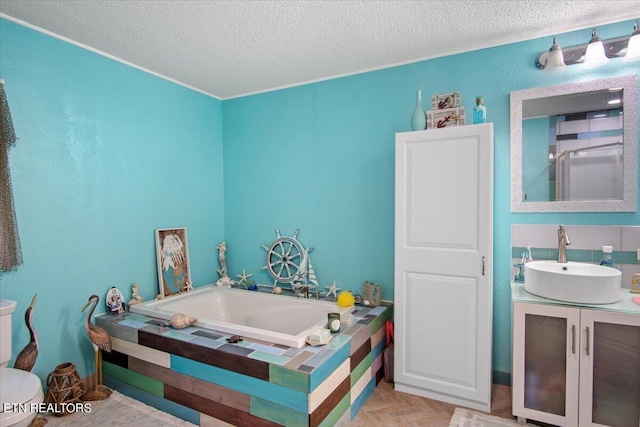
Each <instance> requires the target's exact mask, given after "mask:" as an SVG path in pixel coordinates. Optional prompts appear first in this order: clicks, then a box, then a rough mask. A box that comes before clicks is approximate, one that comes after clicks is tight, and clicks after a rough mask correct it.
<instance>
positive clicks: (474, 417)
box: [449, 408, 536, 427]
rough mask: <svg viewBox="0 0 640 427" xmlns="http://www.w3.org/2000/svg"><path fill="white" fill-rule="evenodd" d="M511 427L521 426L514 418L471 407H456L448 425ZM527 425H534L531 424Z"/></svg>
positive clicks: (461, 426)
mask: <svg viewBox="0 0 640 427" xmlns="http://www.w3.org/2000/svg"><path fill="white" fill-rule="evenodd" d="M503 426H504V427H513V426H522V424H518V422H517V421H516V420H510V419H508V418H500V417H496V416H493V415H489V414H483V413H482V412H476V411H472V410H471V409H465V408H456V410H455V411H454V412H453V416H452V417H451V421H449V427H503ZM527 426H531V427H536V426H534V425H533V424H527Z"/></svg>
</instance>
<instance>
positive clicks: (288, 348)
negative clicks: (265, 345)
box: [273, 344, 297, 350]
mask: <svg viewBox="0 0 640 427" xmlns="http://www.w3.org/2000/svg"><path fill="white" fill-rule="evenodd" d="M273 346H274V347H277V348H282V349H285V350H290V349H292V348H291V347H289V346H288V345H282V344H273ZM296 350H297V349H296Z"/></svg>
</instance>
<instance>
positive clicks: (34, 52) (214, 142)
mask: <svg viewBox="0 0 640 427" xmlns="http://www.w3.org/2000/svg"><path fill="white" fill-rule="evenodd" d="M632 25H633V22H630V21H627V22H622V23H618V24H613V25H607V26H602V27H598V34H599V35H600V36H601V37H602V38H604V39H606V38H612V37H617V36H619V35H621V34H627V33H630V31H631V28H632ZM589 37H590V29H587V30H582V31H576V32H572V33H569V34H560V35H559V37H558V40H559V42H560V43H561V45H562V46H571V45H575V44H580V43H584V42H585V40H588V38H589ZM550 45H551V37H545V38H540V39H536V40H531V41H526V42H522V43H515V44H510V45H505V46H498V47H494V48H490V49H483V50H478V51H473V52H468V53H464V54H459V55H452V56H447V57H443V58H438V59H432V60H428V61H423V62H419V63H414V64H409V65H403V66H399V67H394V68H388V69H384V70H380V71H375V72H369V73H363V74H358V75H354V76H350V77H344V78H339V79H333V80H328V81H324V82H320V83H313V84H307V85H303V86H299V87H294V88H290V89H283V90H278V91H273V92H268V93H264V94H259V95H253V96H247V97H242V98H237V99H232V100H227V101H224V102H220V101H217V100H215V99H212V98H209V97H207V96H205V95H202V94H200V93H197V92H194V91H190V90H188V89H185V88H183V87H181V86H178V85H175V84H173V83H170V82H167V81H164V80H162V79H159V78H156V77H154V76H151V75H149V74H147V73H144V72H141V71H139V70H136V69H134V68H131V67H128V66H126V65H123V64H120V63H117V62H114V61H112V60H109V59H107V58H104V57H102V56H99V55H96V54H93V53H91V52H88V51H86V50H83V49H80V48H78V47H76V46H73V45H70V44H67V43H64V42H62V41H59V40H57V39H54V38H51V37H48V36H45V35H43V34H40V33H38V32H35V31H32V30H29V29H26V28H24V27H21V26H19V25H16V24H14V23H12V22H10V21H7V20H0V76H1V77H2V78H5V79H6V80H7V85H6V86H5V90H6V92H7V96H8V98H9V102H10V106H11V110H12V114H13V119H14V124H15V127H16V132H17V133H18V136H19V138H20V140H19V141H18V145H17V146H16V147H15V148H14V149H12V150H11V153H10V162H11V169H12V171H11V172H12V177H13V183H14V184H13V185H14V194H15V202H16V210H17V214H18V222H19V227H20V236H21V239H22V246H23V253H24V257H25V264H24V265H23V266H22V267H20V269H19V270H18V272H16V273H8V274H4V275H3V277H2V279H1V282H0V297H2V298H6V299H13V300H16V301H18V304H19V308H18V313H17V314H18V315H17V316H15V317H14V328H13V331H14V339H13V341H14V342H13V345H14V351H13V353H14V355H16V354H17V353H18V351H19V350H20V349H21V348H22V346H24V345H25V343H26V342H27V340H28V334H27V331H26V327H25V326H24V325H23V323H22V321H21V317H22V312H23V311H24V309H25V308H26V307H27V306H28V304H29V302H30V300H31V297H32V296H33V294H34V293H38V303H37V306H36V318H35V319H36V320H35V323H36V327H37V329H38V331H39V333H40V336H41V354H40V357H39V359H38V363H37V364H36V368H35V372H36V373H37V374H38V375H39V376H40V377H41V378H45V377H46V375H47V374H48V373H49V372H51V371H52V370H53V368H54V367H55V365H57V364H58V363H62V362H66V361H70V362H74V363H76V364H77V365H78V367H79V371H80V374H81V375H87V374H88V373H90V372H91V371H92V370H93V359H92V357H93V354H92V351H91V348H90V346H89V344H88V341H87V340H86V339H85V338H84V333H83V331H82V320H83V315H82V314H81V313H80V308H81V307H82V306H83V305H84V303H85V302H86V300H87V298H88V296H89V295H91V294H92V293H96V294H98V295H99V296H100V297H101V298H103V297H104V294H105V293H106V291H107V289H108V288H109V287H110V286H112V285H116V286H118V287H119V288H120V289H121V290H122V291H123V293H124V294H125V298H129V295H130V293H129V291H130V285H131V283H132V282H134V281H135V282H138V284H139V286H140V289H141V293H142V295H143V297H144V298H145V299H150V298H152V297H153V296H155V294H156V293H157V278H156V266H155V265H156V264H155V248H154V245H153V230H154V229H155V228H164V227H179V226H186V227H187V228H188V230H189V249H190V258H191V268H192V273H193V278H194V282H195V284H196V285H202V284H205V283H209V282H210V281H212V280H214V279H215V278H216V277H217V275H216V273H215V268H216V267H217V262H216V252H215V250H214V248H215V246H216V245H217V243H219V242H220V241H221V240H223V239H226V241H227V247H228V250H229V252H228V253H227V263H228V266H229V270H230V273H231V274H232V275H234V276H235V274H238V273H240V271H241V270H242V269H243V268H245V269H246V270H247V272H248V273H253V274H254V277H253V278H254V279H256V280H257V281H258V282H268V281H269V278H268V276H267V275H266V273H264V272H261V271H260V270H259V268H260V267H261V266H263V265H264V264H265V251H264V249H262V247H261V245H262V244H268V243H270V242H271V241H272V240H273V239H274V238H275V236H276V234H275V229H276V228H280V230H281V232H282V234H283V235H292V234H293V233H294V232H295V230H296V229H300V234H299V236H298V238H299V239H300V240H301V241H302V242H303V243H304V244H305V245H306V246H309V247H314V248H315V249H314V251H313V252H312V254H311V258H312V260H313V265H314V268H315V270H316V273H317V276H318V279H319V281H320V283H321V284H323V285H329V284H331V282H333V280H335V281H336V282H337V285H338V286H339V287H341V288H343V289H358V288H359V287H360V286H361V283H362V282H363V281H364V280H370V281H377V282H378V283H380V284H381V285H382V286H383V297H384V298H385V299H393V233H394V230H393V215H394V213H393V212H394V207H393V204H394V135H395V133H396V132H402V131H408V130H410V122H411V113H412V111H413V108H414V106H415V91H416V90H417V89H421V90H422V92H423V100H424V101H423V103H424V107H425V109H428V104H429V97H430V96H429V95H430V94H434V93H442V92H449V91H453V90H457V91H460V92H461V94H462V100H463V104H464V107H465V108H466V110H467V112H469V114H468V121H469V122H470V112H471V109H472V107H473V105H474V100H475V96H476V95H483V96H484V100H485V104H486V105H487V110H488V112H487V117H488V120H489V121H492V122H493V123H494V133H495V161H494V163H495V183H494V187H495V198H494V200H495V202H494V203H495V204H494V217H495V219H494V362H493V364H494V369H496V370H497V371H500V372H509V371H510V356H509V352H510V336H509V335H510V321H511V320H510V294H509V279H510V276H511V267H510V261H511V251H510V236H511V231H510V230H511V224H514V223H535V224H546V223H551V224H556V223H560V222H562V223H565V224H621V225H635V224H640V214H637V213H618V214H608V213H600V214H511V213H510V208H509V204H510V179H509V93H510V92H511V91H513V90H520V89H527V88H532V87H538V86H547V85H553V84H560V83H566V82H572V81H580V80H589V79H594V78H602V77H608V76H613V75H622V74H629V73H632V72H634V73H637V72H638V71H639V68H640V67H639V66H638V64H637V63H635V64H633V63H629V64H627V63H624V62H622V61H619V60H616V61H611V62H610V63H609V64H607V65H605V66H603V67H600V68H597V69H594V70H591V71H584V70H582V69H581V68H580V67H577V66H573V67H569V68H568V70H567V71H566V72H565V73H563V74H557V75H550V76H549V75H545V74H543V73H542V72H540V71H539V70H537V69H535V67H534V65H533V60H534V58H535V57H536V56H537V55H538V54H539V53H540V52H542V51H544V50H547V49H548V48H549V46H550ZM505 58H506V59H505ZM223 141H224V144H223ZM223 145H224V147H223ZM223 148H224V160H223V157H222V151H223ZM223 166H224V174H223ZM223 178H224V180H223ZM434 185H438V182H437V180H436V181H434ZM100 311H104V310H103V309H102V307H100ZM78 348H80V349H81V353H80V354H79V353H78Z"/></svg>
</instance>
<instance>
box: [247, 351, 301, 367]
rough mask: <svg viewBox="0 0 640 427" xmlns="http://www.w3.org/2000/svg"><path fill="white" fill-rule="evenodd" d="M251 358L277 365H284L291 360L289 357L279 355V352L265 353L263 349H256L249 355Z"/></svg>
mask: <svg viewBox="0 0 640 427" xmlns="http://www.w3.org/2000/svg"><path fill="white" fill-rule="evenodd" d="M248 357H249V359H255V360H262V361H263V362H268V363H273V364H275V365H284V364H285V363H287V362H288V361H290V360H291V358H289V357H285V356H279V355H277V354H270V353H263V352H261V351H257V350H256V351H254V352H253V353H251V354H250V355H249V356H248Z"/></svg>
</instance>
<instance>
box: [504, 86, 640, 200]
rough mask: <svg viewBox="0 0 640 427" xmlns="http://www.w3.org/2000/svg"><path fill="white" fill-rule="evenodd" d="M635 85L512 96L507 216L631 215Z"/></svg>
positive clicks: (635, 136) (548, 89)
mask: <svg viewBox="0 0 640 427" xmlns="http://www.w3.org/2000/svg"><path fill="white" fill-rule="evenodd" d="M637 81H638V80H637V76H622V77H613V78H610V79H602V80H594V81H588V82H582V83H572V84H568V85H560V86H550V87H543V88H536V89H530V90H524V91H517V92H512V93H511V179H512V197H511V210H512V211H513V212H578V211H581V212H588V211H591V212H598V211H600V212H602V211H636V210H637V165H638V158H637V139H638V119H637V118H638V96H637V92H638V83H637Z"/></svg>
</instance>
